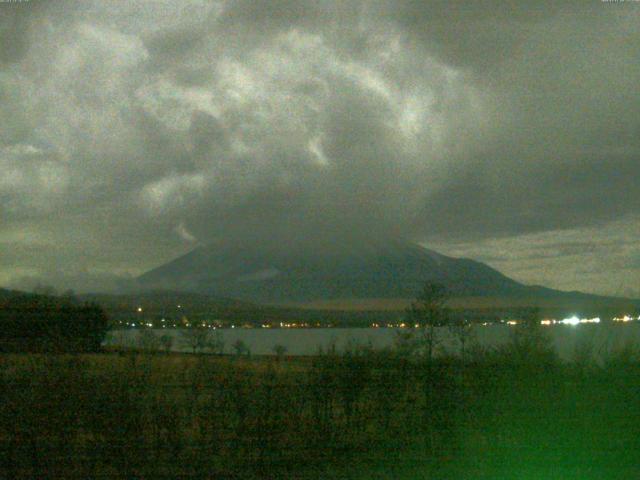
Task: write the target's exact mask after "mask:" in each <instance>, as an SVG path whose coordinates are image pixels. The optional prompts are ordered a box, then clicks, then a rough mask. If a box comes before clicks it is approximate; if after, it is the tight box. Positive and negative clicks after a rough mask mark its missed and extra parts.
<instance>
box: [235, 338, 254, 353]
mask: <svg viewBox="0 0 640 480" xmlns="http://www.w3.org/2000/svg"><path fill="white" fill-rule="evenodd" d="M232 347H233V350H234V351H235V352H236V355H237V356H238V357H239V356H241V355H243V354H244V355H247V356H249V355H251V351H250V350H249V347H247V345H246V343H244V342H243V341H242V340H240V339H238V340H236V341H235V342H233V345H232Z"/></svg>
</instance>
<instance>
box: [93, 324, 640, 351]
mask: <svg viewBox="0 0 640 480" xmlns="http://www.w3.org/2000/svg"><path fill="white" fill-rule="evenodd" d="M541 328H543V329H544V331H545V332H547V333H548V335H549V337H550V339H551V341H552V343H553V345H554V346H555V348H556V351H557V352H558V354H559V355H560V357H561V358H562V359H564V360H571V359H573V358H574V356H575V353H576V351H579V350H583V349H584V348H586V347H590V348H592V349H593V352H594V354H595V355H596V357H599V358H602V357H604V356H606V355H608V354H609V353H610V352H614V351H616V350H619V349H622V348H625V347H627V346H630V345H633V346H636V347H640V323H638V322H630V323H625V324H615V323H602V324H591V325H575V326H572V325H553V326H547V327H541ZM400 330H404V329H396V328H273V329H271V328H250V329H245V328H234V329H218V330H215V331H214V330H212V331H211V334H212V337H213V336H214V335H220V337H221V339H222V340H223V341H224V352H225V353H233V351H234V350H233V344H234V343H235V342H236V341H237V340H241V341H242V342H244V344H245V345H246V346H247V347H248V348H249V349H250V351H251V353H252V354H254V355H273V347H274V346H275V345H283V346H284V347H286V349H287V354H288V355H315V354H316V353H317V352H318V349H319V348H323V349H327V348H329V347H330V346H331V345H335V347H336V349H337V350H338V351H343V350H344V349H345V347H347V346H348V345H350V344H354V343H355V344H361V345H371V346H372V347H373V348H375V349H382V348H386V347H392V346H393V345H394V342H395V341H396V338H397V335H398V331H400ZM513 331H514V327H512V326H508V325H502V324H497V325H487V326H480V325H478V326H474V327H473V336H474V337H475V339H474V340H473V341H474V342H476V343H478V344H480V345H482V346H485V347H496V346H499V345H501V344H503V343H505V342H507V341H508V340H509V338H510V337H511V335H512V333H513ZM154 333H156V335H157V336H158V337H159V336H161V335H170V336H172V337H173V348H172V349H173V350H174V351H190V347H189V346H188V345H187V344H186V343H185V342H184V340H183V336H182V334H181V331H180V330H177V329H154ZM439 334H440V338H441V339H442V342H441V346H440V351H441V352H450V353H457V352H458V351H459V345H458V343H457V342H456V341H455V339H454V338H453V336H452V335H451V333H450V332H449V330H448V329H446V328H443V329H440V331H439ZM138 336H139V330H138V329H129V330H115V331H112V332H109V334H108V335H107V339H106V340H105V345H107V346H116V345H117V346H128V347H133V346H136V345H137V339H138Z"/></svg>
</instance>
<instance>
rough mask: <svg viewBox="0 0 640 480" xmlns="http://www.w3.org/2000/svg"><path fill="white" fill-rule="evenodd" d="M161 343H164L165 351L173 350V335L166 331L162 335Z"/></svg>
mask: <svg viewBox="0 0 640 480" xmlns="http://www.w3.org/2000/svg"><path fill="white" fill-rule="evenodd" d="M160 344H161V345H162V348H163V349H164V351H165V353H169V352H170V351H171V347H173V337H172V336H171V335H168V334H166V333H165V334H164V335H162V336H161V337H160Z"/></svg>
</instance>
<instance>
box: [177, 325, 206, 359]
mask: <svg viewBox="0 0 640 480" xmlns="http://www.w3.org/2000/svg"><path fill="white" fill-rule="evenodd" d="M209 333H210V332H209V329H208V328H207V327H204V326H202V325H192V326H190V327H187V328H183V329H182V330H180V336H181V340H182V344H183V345H185V346H187V347H189V348H191V351H192V352H193V353H198V352H201V351H202V350H204V349H205V348H207V344H208V342H209Z"/></svg>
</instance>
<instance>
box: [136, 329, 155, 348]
mask: <svg viewBox="0 0 640 480" xmlns="http://www.w3.org/2000/svg"><path fill="white" fill-rule="evenodd" d="M137 340H138V347H139V348H140V349H141V350H148V351H153V350H157V349H158V346H159V344H160V342H159V340H158V337H157V336H156V334H155V333H154V331H153V330H152V329H151V328H141V329H140V330H139V331H138V339H137Z"/></svg>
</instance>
